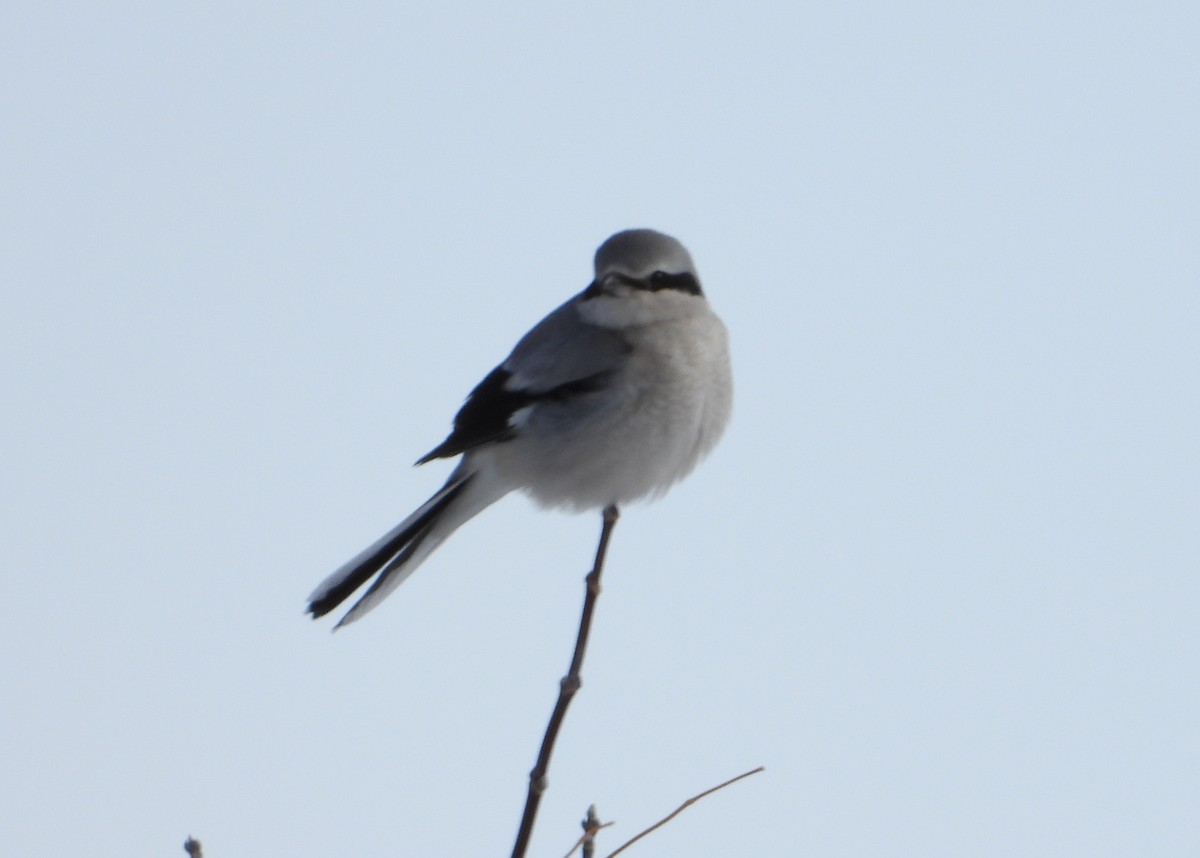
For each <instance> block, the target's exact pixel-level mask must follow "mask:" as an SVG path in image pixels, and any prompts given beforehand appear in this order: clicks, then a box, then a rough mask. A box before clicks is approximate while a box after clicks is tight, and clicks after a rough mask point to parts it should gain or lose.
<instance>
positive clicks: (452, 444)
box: [417, 366, 610, 465]
mask: <svg viewBox="0 0 1200 858" xmlns="http://www.w3.org/2000/svg"><path fill="white" fill-rule="evenodd" d="M609 374H610V371H609V370H604V371H602V372H597V373H594V374H592V375H589V376H585V377H584V378H577V379H573V380H571V381H567V382H564V383H563V384H559V385H557V386H555V387H552V388H550V389H549V390H541V391H534V390H530V389H522V388H516V389H514V388H511V387H509V380H510V379H511V378H512V375H513V374H512V373H511V372H509V371H508V370H506V369H505V368H504V367H503V366H498V367H496V368H495V369H494V370H492V371H491V372H490V373H488V376H487V378H485V379H484V380H483V381H481V382H480V383H479V384H478V385H476V387H475V389H474V390H472V391H471V395H470V396H468V397H467V401H466V403H465V404H464V405H463V407H462V408H461V409H459V412H458V414H457V415H455V417H454V430H453V431H452V432H451V433H450V435H449V436H448V437H447V438H446V440H445V441H443V442H442V443H441V444H439V445H438V446H437V447H435V448H434V449H432V450H430V451H429V452H428V453H426V454H425V455H424V456H422V457H421V458H420V459H418V460H417V464H418V465H423V464H425V463H426V462H430V461H432V460H434V459H445V458H449V457H451V456H457V455H458V454H459V453H464V452H466V451H467V450H470V449H471V448H472V447H478V446H479V445H480V444H487V443H491V442H496V441H507V440H508V439H510V438H512V436H513V431H514V427H513V422H512V420H513V415H514V414H516V413H517V412H518V411H520V410H521V409H522V408H528V407H529V406H531V405H536V404H537V403H539V402H565V401H566V400H568V399H570V398H571V397H573V396H578V395H580V394H583V393H591V392H593V391H595V390H599V389H600V388H601V387H602V386H603V383H604V379H605V378H606V377H608V375H609Z"/></svg>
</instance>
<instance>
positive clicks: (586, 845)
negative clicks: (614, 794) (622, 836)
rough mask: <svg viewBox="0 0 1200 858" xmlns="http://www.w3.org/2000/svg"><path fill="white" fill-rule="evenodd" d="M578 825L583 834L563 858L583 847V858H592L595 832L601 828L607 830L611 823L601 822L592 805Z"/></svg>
mask: <svg viewBox="0 0 1200 858" xmlns="http://www.w3.org/2000/svg"><path fill="white" fill-rule="evenodd" d="M579 824H580V825H582V826H583V834H581V835H579V839H578V840H576V841H575V845H574V846H572V847H571V851H570V852H568V853H567V854H566V855H564V856H563V858H571V856H572V855H574V854H575V853H576V852H577V851H578V850H579V847H580V846H582V847H583V858H592V855H593V854H594V852H595V850H596V841H595V837H596V832H597V831H599V830H600V829H601V828H608V827H609V826H610V825H612V824H613V823H611V822H601V821H600V817H598V816H596V805H594V804H593V805H592V806H591V807H589V808H588V815H587V817H586V818H585V819H584V820H583V822H581V823H579Z"/></svg>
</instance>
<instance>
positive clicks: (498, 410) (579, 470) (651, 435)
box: [307, 229, 733, 630]
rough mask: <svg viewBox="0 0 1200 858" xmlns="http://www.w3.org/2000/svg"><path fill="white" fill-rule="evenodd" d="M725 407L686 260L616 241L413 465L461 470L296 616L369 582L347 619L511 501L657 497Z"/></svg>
mask: <svg viewBox="0 0 1200 858" xmlns="http://www.w3.org/2000/svg"><path fill="white" fill-rule="evenodd" d="M732 403H733V380H732V369H731V365H730V359H729V346H728V334H727V332H726V329H725V325H724V324H723V323H722V322H721V320H720V318H718V316H717V315H716V313H715V312H714V311H713V309H712V308H711V306H710V305H709V302H708V299H707V297H706V296H705V293H704V291H703V290H702V289H701V287H700V278H699V276H698V275H697V273H696V266H695V264H694V263H693V262H692V257H691V255H690V254H689V253H688V251H687V249H686V248H685V247H684V246H683V245H682V244H681V243H680V242H679V241H678V240H676V239H675V238H672V237H671V236H669V235H665V234H663V233H661V232H656V231H655V230H652V229H628V230H623V231H621V232H618V233H616V234H614V235H612V236H611V237H609V238H608V239H607V240H606V241H604V243H603V244H601V245H600V247H599V249H598V250H597V251H596V254H595V258H594V277H593V279H592V281H591V283H590V284H589V285H588V286H587V288H585V289H584V290H583V291H582V292H580V293H578V294H577V295H575V296H574V297H572V298H570V299H569V300H568V301H567V302H566V303H564V304H562V305H561V306H560V307H558V308H557V309H555V310H554V311H552V312H551V313H550V314H549V315H547V316H546V317H545V318H544V319H542V320H541V321H540V322H538V323H537V324H536V325H535V326H534V327H533V328H532V329H530V331H529V332H528V333H527V334H525V336H524V337H522V338H521V339H520V340H519V341H518V342H517V345H516V347H515V348H513V350H512V353H511V354H509V355H508V357H507V358H505V359H504V361H503V362H502V363H501V364H500V365H499V366H497V367H496V368H495V369H493V370H492V371H491V372H490V373H489V374H488V375H487V376H486V377H485V378H484V379H483V381H481V382H480V383H479V384H478V385H477V386H476V387H475V388H474V390H472V391H471V393H470V395H469V396H468V397H467V399H466V401H465V403H464V404H463V405H462V407H461V409H460V410H459V411H458V413H457V415H456V416H455V418H454V423H453V428H452V430H451V432H450V434H449V435H448V436H447V437H446V439H445V440H444V441H442V443H441V444H439V445H438V446H436V447H434V448H433V449H432V450H431V451H429V452H428V453H426V454H425V455H424V456H422V457H421V458H420V459H418V460H417V462H416V464H417V465H422V464H425V463H427V462H431V461H433V460H435V459H448V458H454V457H458V456H461V458H460V459H459V461H458V464H457V466H456V467H455V468H454V470H453V472H452V473H451V474H450V476H449V478H448V479H447V480H446V482H445V484H444V485H443V486H442V487H441V488H440V489H438V490H437V491H436V492H434V494H433V496H432V497H430V498H429V500H427V501H426V502H425V503H423V504H422V505H421V506H420V507H418V508H417V509H416V511H415V512H413V513H412V515H410V516H408V518H406V519H404V520H403V521H402V522H400V523H399V524H398V525H396V526H395V527H394V528H392V529H391V530H390V531H388V532H387V533H386V534H384V535H383V536H382V537H380V538H379V539H378V540H377V541H376V542H374V543H373V544H372V545H370V546H368V547H367V548H366V549H364V550H363V551H362V552H360V553H359V554H357V555H356V556H355V557H353V558H351V559H350V560H349V561H347V562H346V563H345V564H343V565H342V566H340V567H339V568H338V569H336V570H335V571H334V572H333V573H332V574H330V575H329V576H328V577H327V578H325V580H324V581H322V582H321V583H320V584H319V585H318V586H317V588H316V589H315V590H314V591H313V592H312V595H311V596H309V600H308V609H307V612H308V613H309V614H311V615H312V617H313V619H317V618H319V617H322V616H324V615H325V614H328V613H329V612H331V611H333V610H334V609H335V608H337V607H338V606H339V605H341V604H342V603H343V602H345V601H346V600H348V599H349V598H350V597H351V596H353V595H354V594H355V593H356V592H357V591H358V590H359V589H360V588H362V587H363V586H365V585H367V583H368V582H371V583H370V586H369V587H368V588H367V590H366V592H365V593H364V594H363V595H362V596H361V597H360V598H359V599H358V600H357V601H356V602H355V603H354V605H353V606H352V607H351V608H350V610H349V611H348V612H347V613H346V614H345V615H344V616H343V617H342V618H341V620H340V621H339V622H338V623H337V625H336V626H335V627H334V628H335V630H336V629H337V628H340V627H342V626H344V625H347V624H348V623H352V622H354V621H356V620H358V619H361V618H362V617H363V616H364V615H365V614H366V613H367V612H368V611H370V610H372V609H373V608H375V607H376V606H377V605H378V604H379V603H380V602H381V601H383V599H384V598H385V597H387V596H388V595H389V594H390V593H392V592H393V591H394V590H395V589H396V587H398V586H399V585H400V584H401V582H403V581H404V580H405V579H406V578H407V577H408V576H409V575H411V574H412V573H413V572H414V571H415V570H416V569H417V567H418V566H420V565H421V564H422V563H423V562H424V561H425V560H426V559H427V558H428V557H429V555H430V554H432V553H433V551H434V550H435V549H436V548H437V547H438V546H440V545H441V544H442V543H443V542H445V541H446V539H447V538H449V536H450V535H451V534H452V533H453V532H454V531H455V530H457V529H458V528H459V527H461V526H462V525H463V524H465V523H466V522H467V521H468V520H470V519H471V518H473V517H474V516H476V515H477V514H479V513H480V512H482V511H483V510H484V509H486V508H487V507H488V506H491V505H492V504H493V503H495V502H496V501H498V500H500V499H501V498H502V497H504V496H505V495H507V494H509V493H510V492H513V491H517V490H521V491H524V492H525V493H526V494H528V495H529V496H530V497H532V499H533V500H534V501H535V503H537V504H538V505H539V506H542V507H547V508H561V509H565V510H568V511H574V512H583V511H587V510H594V509H605V508H608V507H613V508H618V507H619V506H621V505H624V504H628V503H631V502H633V501H637V500H642V499H653V498H656V497H658V496H661V495H662V494H663V493H665V492H666V491H667V489H669V488H670V487H671V486H673V485H674V484H675V483H677V482H678V481H679V480H681V479H683V478H684V477H686V476H687V475H688V474H689V473H691V471H692V470H693V469H694V468H695V466H696V465H697V464H698V463H699V462H700V460H701V459H702V458H704V457H705V456H706V455H707V454H708V453H709V452H710V451H711V450H712V449H713V447H714V446H715V445H716V444H717V441H718V440H719V439H720V437H721V435H722V434H723V433H724V431H725V427H726V425H727V424H728V422H729V418H730V414H731V411H732ZM372 579H374V580H372Z"/></svg>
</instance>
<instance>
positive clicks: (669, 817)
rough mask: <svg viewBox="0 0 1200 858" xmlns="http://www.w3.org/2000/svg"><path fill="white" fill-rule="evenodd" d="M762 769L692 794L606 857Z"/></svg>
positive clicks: (753, 770)
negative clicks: (705, 798)
mask: <svg viewBox="0 0 1200 858" xmlns="http://www.w3.org/2000/svg"><path fill="white" fill-rule="evenodd" d="M762 770H763V767H762V766H759V767H758V768H757V769H751V770H750V771H748V772H742V773H741V774H740V775H738V776H737V777H736V778H730V779H729V780H727V781H725V783H723V784H717V785H716V786H715V787H712V788H710V789H706V790H705V791H704V792H702V793H700V794H698V795H694V796H692V797H691V798H689V799H688V800H687V801H685V802H684V803H683V804H681V805H679V807H677V808H675V810H673V811H672V812H671V813H669V814H667V815H666V816H664V817H663V818H662V819H660V820H659V821H658V822H656V823H654V824H653V825H651V826H650V827H649V828H647V829H646V830H645V831H643V832H642V833H641V834H638V835H636V836H634V837H632V838H630V839H629V840H626V841H625V842H624V843H622V844H621V845H620V846H619V847H617V849H616V851H615V852H610V853H608V855H607V856H606V858H615V856H617V855H620V854H621V853H622V852H624V851H625V850H626V849H628V848H629V847H630V846H632V845H633V844H635V843H637V842H638V841H639V840H641V839H642V838H643V837H645V836H646V835H647V834H649V833H650V832H651V831H656V830H658V829H659V828H662V827H663V826H664V825H666V824H667V823H668V822H670V821H671V820H672V819H674V818H675V817H677V816H679V814H681V813H683V812H684V811H685V810H687V809H688V808H689V807H691V806H692V805H693V804H695V803H696V802H698V801H699V800H700V799H702V798H704V797H705V796H709V795H712V794H713V793H714V792H716V791H717V790H719V789H725V787H727V786H729V785H730V784H733V783H737V782H738V781H740V780H741V779H742V778H748V777H750V775H756V774H758V773H759V772H761V771H762Z"/></svg>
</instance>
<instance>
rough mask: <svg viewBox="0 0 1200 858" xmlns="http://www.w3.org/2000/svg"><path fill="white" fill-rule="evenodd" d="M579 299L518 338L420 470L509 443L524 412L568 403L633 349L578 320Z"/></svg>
mask: <svg viewBox="0 0 1200 858" xmlns="http://www.w3.org/2000/svg"><path fill="white" fill-rule="evenodd" d="M578 300H579V299H578V298H572V299H571V300H570V301H568V302H567V303H565V304H563V305H562V306H561V307H559V308H558V309H557V310H555V311H554V312H552V313H551V314H550V315H548V316H547V317H546V318H544V319H542V321H541V322H539V323H538V324H537V325H535V326H534V328H533V329H532V330H531V331H530V332H529V333H527V334H526V335H525V336H524V337H522V338H521V341H520V342H519V343H517V346H516V348H514V349H513V351H512V354H510V355H509V356H508V358H507V359H505V361H504V363H502V364H500V366H498V367H496V368H495V369H494V370H492V371H491V372H490V373H489V374H488V376H487V378H485V379H484V380H483V381H481V382H480V383H479V384H478V385H477V386H476V387H475V389H474V390H472V391H471V395H470V396H468V397H467V401H466V403H464V405H463V407H462V408H461V409H460V410H459V412H458V414H457V415H456V416H455V418H454V429H453V431H451V433H450V435H449V436H448V437H447V438H446V440H445V441H443V442H442V443H441V444H439V445H438V446H437V447H435V448H434V449H433V450H431V451H430V452H429V453H427V454H425V455H424V456H422V457H421V458H420V459H419V460H418V461H417V464H418V465H421V464H424V463H425V462H428V461H431V460H433V459H441V458H446V457H450V456H457V455H458V454H459V453H463V452H465V451H467V450H469V449H471V448H472V447H477V446H479V445H480V444H486V443H489V442H494V441H502V440H505V439H507V438H510V437H512V433H513V431H514V426H515V424H514V420H515V418H516V416H517V415H518V413H519V412H522V411H523V410H524V409H527V408H529V407H531V406H534V405H537V404H538V403H541V402H556V403H563V402H568V401H570V400H571V399H573V398H575V397H578V396H581V395H583V394H586V393H592V392H594V391H596V390H598V389H600V388H601V387H602V386H603V385H604V382H605V381H606V379H608V378H609V377H610V376H611V375H612V373H613V372H615V371H616V370H617V369H618V368H619V367H620V365H621V363H622V361H623V360H624V359H625V357H626V356H627V355H628V354H629V351H630V348H631V347H630V345H629V343H628V341H627V340H626V339H625V338H624V337H622V336H621V335H620V334H619V333H617V332H615V331H612V330H609V329H607V328H600V327H597V326H595V325H589V324H587V323H586V322H584V321H583V320H582V319H580V317H579V311H578Z"/></svg>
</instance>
